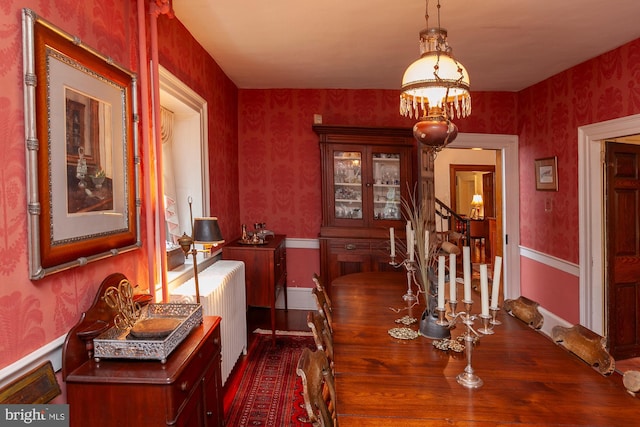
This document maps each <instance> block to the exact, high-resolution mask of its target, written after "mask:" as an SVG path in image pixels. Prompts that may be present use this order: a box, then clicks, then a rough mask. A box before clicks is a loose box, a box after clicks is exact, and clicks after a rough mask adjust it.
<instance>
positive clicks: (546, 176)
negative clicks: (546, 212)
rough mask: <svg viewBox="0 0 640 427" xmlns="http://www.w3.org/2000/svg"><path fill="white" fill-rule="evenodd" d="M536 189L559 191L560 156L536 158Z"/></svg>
mask: <svg viewBox="0 0 640 427" xmlns="http://www.w3.org/2000/svg"><path fill="white" fill-rule="evenodd" d="M535 170H536V190H541V191H558V158H557V157H555V156H554V157H545V158H543V159H536V160H535Z"/></svg>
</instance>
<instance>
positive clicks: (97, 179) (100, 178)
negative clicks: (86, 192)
mask: <svg viewBox="0 0 640 427" xmlns="http://www.w3.org/2000/svg"><path fill="white" fill-rule="evenodd" d="M104 178H105V177H104V176H92V177H91V181H93V185H95V187H96V188H102V184H103V183H104Z"/></svg>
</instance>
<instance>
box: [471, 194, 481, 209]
mask: <svg viewBox="0 0 640 427" xmlns="http://www.w3.org/2000/svg"><path fill="white" fill-rule="evenodd" d="M471 204H472V205H473V206H476V207H479V206H482V195H481V194H474V195H473V198H472V199H471Z"/></svg>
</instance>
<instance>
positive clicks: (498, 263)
mask: <svg viewBox="0 0 640 427" xmlns="http://www.w3.org/2000/svg"><path fill="white" fill-rule="evenodd" d="M501 268H502V257H499V256H497V257H496V260H495V265H494V266H493V285H492V286H493V287H492V288H491V307H494V308H497V307H498V295H499V294H500V271H501Z"/></svg>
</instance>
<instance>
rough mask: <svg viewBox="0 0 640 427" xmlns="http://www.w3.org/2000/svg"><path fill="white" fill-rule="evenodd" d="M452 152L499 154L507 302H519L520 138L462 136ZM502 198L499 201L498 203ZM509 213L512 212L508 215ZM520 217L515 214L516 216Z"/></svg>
mask: <svg viewBox="0 0 640 427" xmlns="http://www.w3.org/2000/svg"><path fill="white" fill-rule="evenodd" d="M448 148H471V149H482V150H496V151H498V153H499V155H498V156H497V158H498V161H497V163H496V170H497V169H498V168H499V169H500V172H501V175H502V177H503V179H502V182H501V183H500V184H499V186H500V189H499V190H498V188H496V191H501V194H502V197H500V200H501V202H502V204H501V206H497V207H496V209H499V210H500V212H501V213H502V219H501V221H500V224H499V225H500V235H501V237H502V242H503V243H502V245H501V246H502V247H501V250H502V254H503V255H502V257H503V258H502V259H503V262H502V264H503V270H502V271H503V275H502V277H503V279H504V298H505V299H506V298H509V299H515V298H518V297H519V296H520V215H518V214H517V212H520V187H519V163H518V136H517V135H491V134H477V133H461V134H459V135H458V138H456V140H455V141H453V142H452V143H451V144H449V145H448ZM497 199H498V198H496V200H497ZM507 212H512V214H511V215H507ZM514 212H515V213H516V214H513V213H514Z"/></svg>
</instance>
